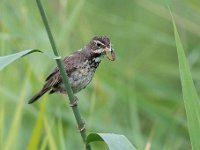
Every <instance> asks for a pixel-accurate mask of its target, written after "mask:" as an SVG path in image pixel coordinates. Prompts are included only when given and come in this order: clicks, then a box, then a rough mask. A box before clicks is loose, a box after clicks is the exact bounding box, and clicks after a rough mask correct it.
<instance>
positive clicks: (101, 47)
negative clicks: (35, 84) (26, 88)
mask: <svg viewBox="0 0 200 150" xmlns="http://www.w3.org/2000/svg"><path fill="white" fill-rule="evenodd" d="M105 55H106V56H107V58H108V59H109V60H111V61H114V60H115V52H114V50H113V49H112V45H111V41H110V39H109V38H108V37H106V36H95V37H94V38H92V40H91V41H90V42H89V43H88V44H87V45H86V46H85V47H84V48H82V49H80V50H78V51H76V52H74V53H72V54H71V55H69V56H67V57H65V58H64V59H63V61H64V67H65V70H66V73H67V75H68V77H69V82H70V85H71V88H72V90H73V93H77V92H79V91H80V90H82V89H84V88H85V87H86V86H87V85H88V84H89V83H90V81H91V80H92V78H93V76H94V73H95V71H96V68H97V67H98V66H99V63H100V62H101V60H102V58H103V57H104V56H105ZM45 81H46V83H45V84H44V86H43V88H42V90H41V91H39V92H38V93H37V94H36V95H34V96H33V97H32V98H31V99H30V100H29V102H28V103H29V104H31V103H33V102H35V101H36V100H38V99H39V98H40V97H41V96H42V95H44V94H45V93H46V92H49V94H52V93H55V92H60V93H63V94H67V93H66V90H65V87H64V84H63V82H62V77H61V75H60V71H59V69H58V68H57V67H56V68H55V69H54V71H53V72H52V73H51V74H50V75H49V76H48V77H47V78H46V80H45Z"/></svg>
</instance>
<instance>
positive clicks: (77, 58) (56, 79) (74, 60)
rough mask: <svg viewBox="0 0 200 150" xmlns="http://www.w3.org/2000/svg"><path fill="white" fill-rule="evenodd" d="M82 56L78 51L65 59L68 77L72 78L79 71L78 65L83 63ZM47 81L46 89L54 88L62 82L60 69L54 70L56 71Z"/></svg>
mask: <svg viewBox="0 0 200 150" xmlns="http://www.w3.org/2000/svg"><path fill="white" fill-rule="evenodd" d="M81 55H83V53H81V51H76V52H74V53H72V54H71V55H69V56H67V57H65V58H64V59H63V61H64V68H65V70H66V73H67V75H68V76H70V75H71V73H72V72H73V71H74V70H75V69H77V67H78V66H77V64H80V63H81ZM45 81H46V84H45V85H44V87H53V86H55V85H57V84H58V83H60V82H61V81H62V79H61V76H60V71H59V69H58V67H56V68H55V69H54V71H53V72H52V73H51V74H50V75H49V76H48V77H47V78H46V80H45Z"/></svg>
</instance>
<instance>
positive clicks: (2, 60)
mask: <svg viewBox="0 0 200 150" xmlns="http://www.w3.org/2000/svg"><path fill="white" fill-rule="evenodd" d="M34 52H40V53H43V54H45V55H47V56H48V57H50V58H52V59H60V57H56V56H54V55H52V54H48V53H46V52H43V51H41V50H38V49H28V50H24V51H21V52H19V53H15V54H11V55H7V56H1V57H0V70H2V69H3V68H5V67H6V66H7V65H9V64H10V63H12V62H13V61H15V60H17V59H19V58H21V57H23V56H26V55H28V54H31V53H34Z"/></svg>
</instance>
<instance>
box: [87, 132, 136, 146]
mask: <svg viewBox="0 0 200 150" xmlns="http://www.w3.org/2000/svg"><path fill="white" fill-rule="evenodd" d="M95 141H104V142H105V143H106V144H107V146H108V148H109V150H136V148H135V147H134V146H133V145H132V144H131V143H130V142H129V140H128V139H127V138H126V137H125V136H124V135H119V134H113V133H90V134H89V135H88V136H87V139H86V144H89V143H90V142H95Z"/></svg>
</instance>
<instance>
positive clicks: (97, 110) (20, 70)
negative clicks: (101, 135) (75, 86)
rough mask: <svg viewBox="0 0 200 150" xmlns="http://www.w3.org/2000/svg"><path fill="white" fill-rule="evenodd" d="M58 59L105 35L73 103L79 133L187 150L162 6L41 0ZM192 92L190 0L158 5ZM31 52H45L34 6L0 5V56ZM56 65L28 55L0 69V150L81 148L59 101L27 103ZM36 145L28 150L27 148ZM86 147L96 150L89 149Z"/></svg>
mask: <svg viewBox="0 0 200 150" xmlns="http://www.w3.org/2000/svg"><path fill="white" fill-rule="evenodd" d="M42 2H43V5H44V7H45V10H46V12H47V15H48V19H49V22H50V25H51V27H52V31H53V34H54V36H55V39H56V43H57V46H58V49H59V51H60V53H61V56H63V57H64V56H66V55H69V54H70V53H71V52H73V51H75V50H77V49H79V48H81V47H83V46H84V45H85V44H86V43H87V42H88V41H90V39H91V38H92V37H93V36H94V35H107V36H108V37H109V38H110V39H111V41H112V44H113V48H114V49H115V50H116V61H115V62H110V61H108V60H107V59H105V60H104V61H103V62H102V63H101V65H100V67H99V68H98V70H97V72H96V74H95V77H94V79H93V81H92V82H91V84H90V85H89V86H88V87H87V88H86V89H85V90H83V91H82V92H80V93H79V94H77V96H78V97H79V99H80V101H79V108H80V111H81V114H82V116H83V117H84V120H85V122H86V127H87V131H88V132H112V133H118V134H124V135H125V136H126V137H127V138H128V139H129V140H130V141H131V143H132V144H134V145H135V147H137V148H138V149H146V150H149V149H152V150H161V149H162V150H163V149H164V150H172V149H173V150H188V149H191V145H190V140H189V135H188V129H187V122H186V116H185V109H184V105H183V99H182V92H181V84H180V76H179V70H178V60H177V53H176V48H175V41H174V35H173V30H172V22H171V18H170V14H169V11H168V9H167V7H166V1H163V0H123V1H122V0H98V1H97V0H96V1H93V0H57V1H54V0H48V1H47V0H43V1H42ZM168 4H169V5H170V7H171V9H172V12H173V14H174V16H175V20H176V23H177V27H178V30H179V33H180V36H181V40H182V43H183V46H184V48H185V50H186V51H185V52H186V55H187V58H188V61H189V64H190V67H191V72H192V75H193V79H194V82H195V86H196V88H197V92H198V93H199V92H200V70H199V67H200V61H199V57H200V52H199V48H200V42H199V39H200V28H199V25H200V2H199V0H173V1H168ZM29 48H38V49H41V50H45V51H47V52H50V53H52V50H51V47H50V43H49V41H48V38H47V35H46V31H45V29H44V26H43V23H42V21H41V18H40V15H39V12H38V9H37V6H36V2H35V1H34V0H29V1H27V0H14V1H8V0H1V3H0V55H7V54H11V53H16V52H19V51H21V50H24V49H29ZM55 66H56V64H55V62H54V61H53V60H51V59H49V58H47V57H46V56H44V55H41V54H36V53H35V54H32V55H29V56H26V57H24V58H22V59H20V60H19V61H16V62H14V63H13V64H11V65H10V66H8V67H7V68H6V69H4V70H3V71H1V72H0V149H2V150H4V149H5V150H15V149H16V150H18V149H69V150H71V149H83V144H82V140H81V138H80V135H79V132H78V130H77V128H76V123H75V119H74V116H73V113H72V110H71V108H70V107H69V105H68V101H67V100H66V98H65V97H64V96H62V95H56V94H55V95H51V96H48V95H46V96H44V97H43V98H42V99H41V100H40V101H38V102H37V103H34V104H33V105H28V104H27V102H28V100H29V98H31V97H32V96H33V95H34V94H35V93H36V92H37V91H38V90H39V89H40V88H41V87H42V85H43V83H44V80H45V77H46V76H47V75H48V74H49V73H50V72H51V70H52V69H53V68H54V67H55ZM37 145H38V148H37ZM92 146H93V149H96V150H99V149H103V148H104V149H106V147H105V145H103V144H101V143H98V145H96V144H95V143H94V144H93V145H92Z"/></svg>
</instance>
